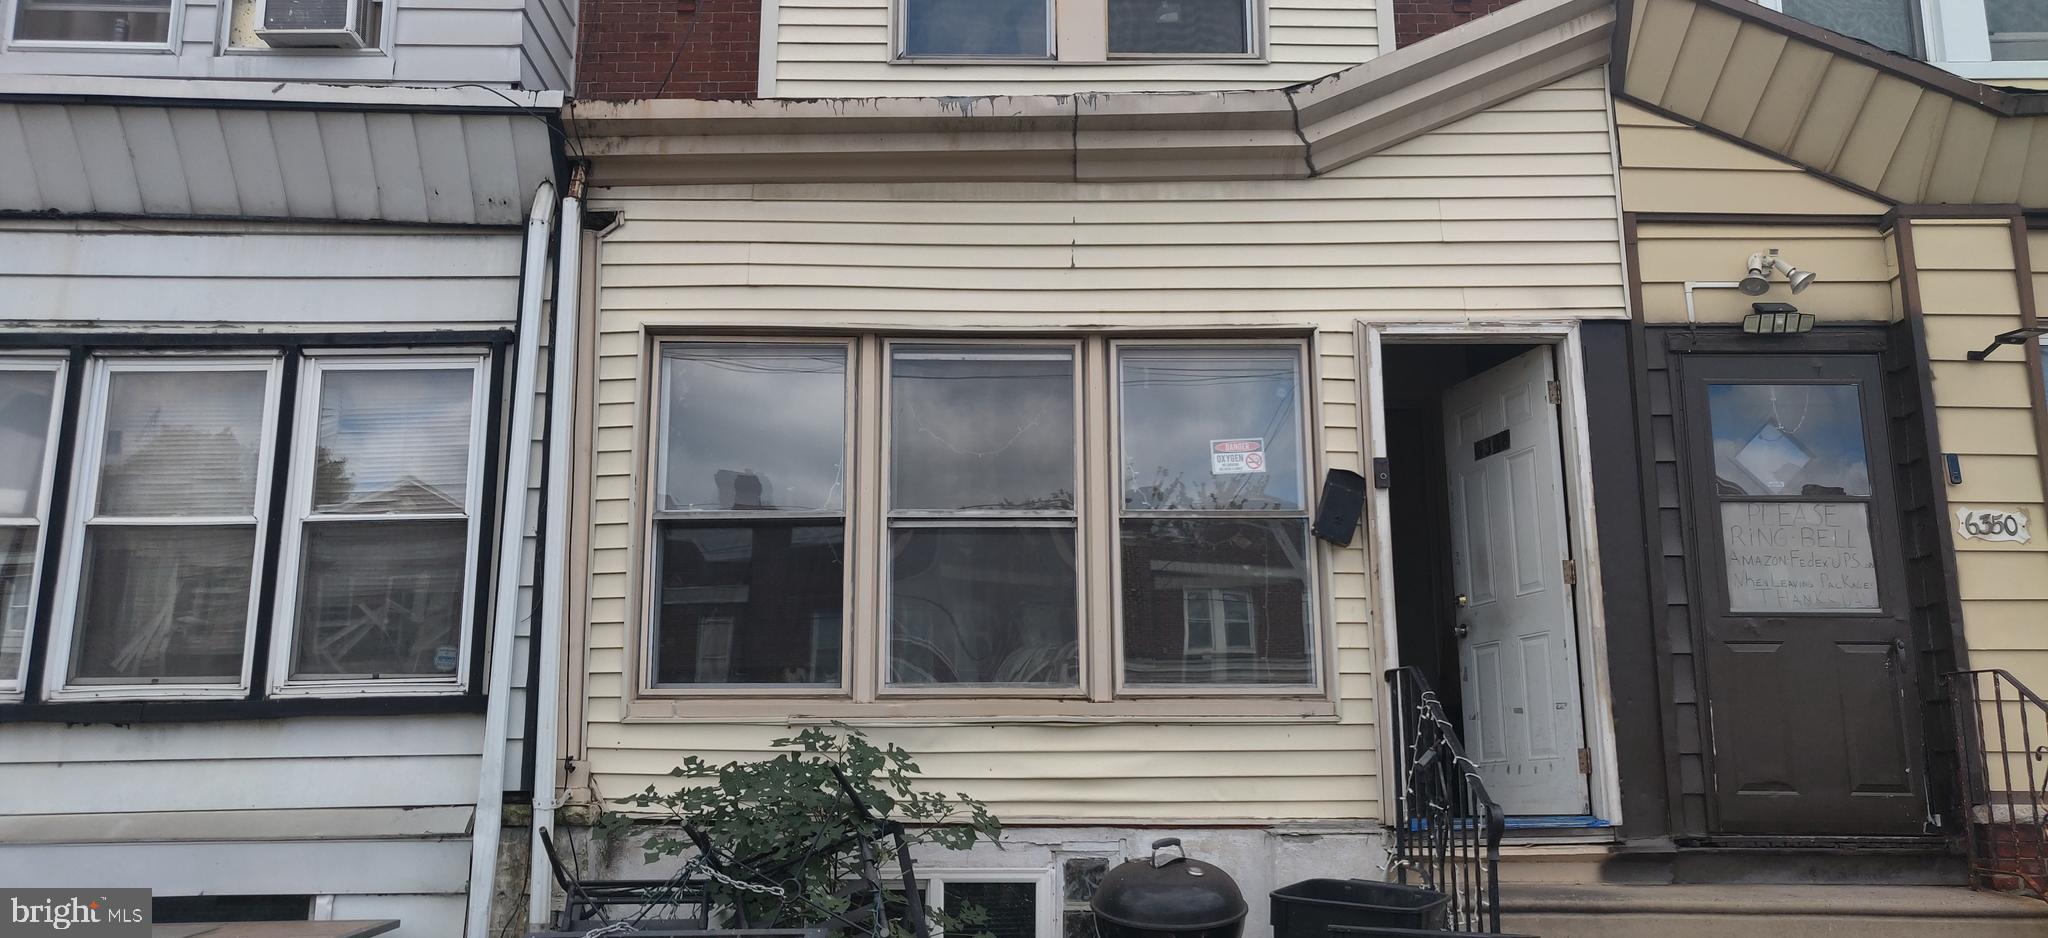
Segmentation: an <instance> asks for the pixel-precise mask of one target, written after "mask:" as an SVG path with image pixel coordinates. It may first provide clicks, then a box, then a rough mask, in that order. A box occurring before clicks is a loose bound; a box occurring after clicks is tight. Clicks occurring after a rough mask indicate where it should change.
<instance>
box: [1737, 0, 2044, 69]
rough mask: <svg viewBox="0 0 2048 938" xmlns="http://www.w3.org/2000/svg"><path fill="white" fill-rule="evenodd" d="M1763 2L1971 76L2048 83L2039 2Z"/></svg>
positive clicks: (1833, 0)
mask: <svg viewBox="0 0 2048 938" xmlns="http://www.w3.org/2000/svg"><path fill="white" fill-rule="evenodd" d="M1757 2H1758V3H1761V4H1762V5H1763V6H1765V7H1768V8H1770V9H1774V10H1779V11H1781V12H1784V13H1786V14H1789V15H1791V16H1796V17H1798V18H1800V19H1802V20H1805V21H1807V22H1809V23H1812V24H1814V25H1816V26H1820V27H1822V28H1824V29H1828V30H1832V31H1834V32H1837V33H1841V34H1842V35H1844V36H1849V37H1851V38H1855V39H1860V40H1862V41H1864V42H1867V43H1870V44H1871V45H1874V46H1877V47H1879V48H1882V49H1886V50H1889V51H1892V52H1897V53H1899V54H1901V55H1908V56H1913V57H1915V58H1920V59H1925V60H1927V61H1929V62H1932V63H1934V64H1936V65H1939V66H1941V67H1942V68H1946V69H1948V70H1950V71H1952V72H1955V73H1956V74H1959V75H1962V76H1964V77H1966V78H1976V79H1983V80H1992V81H1995V80H1998V79H2010V78H2048V3H2042V2H2041V0H1757Z"/></svg>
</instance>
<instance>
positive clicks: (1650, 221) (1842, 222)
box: [1630, 212, 1891, 231]
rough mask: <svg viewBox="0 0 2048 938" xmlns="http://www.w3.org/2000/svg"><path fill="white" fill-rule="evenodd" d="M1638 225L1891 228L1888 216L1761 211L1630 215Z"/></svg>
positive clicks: (1637, 213) (1636, 213) (1635, 213)
mask: <svg viewBox="0 0 2048 938" xmlns="http://www.w3.org/2000/svg"><path fill="white" fill-rule="evenodd" d="M1630 214H1631V215H1633V216H1634V218H1635V220H1636V222H1637V223H1638V224H1644V225H1827V226H1833V227H1842V228H1876V229H1878V230H1880V231H1882V230H1884V229H1886V228H1889V227H1890V226H1891V224H1890V222H1889V221H1887V219H1888V218H1889V217H1890V216H1889V215H1879V214H1873V215H1807V214H1801V213H1798V212H1791V213H1787V214H1784V215H1767V214H1764V213H1762V212H1727V213H1720V212H1633V213H1630Z"/></svg>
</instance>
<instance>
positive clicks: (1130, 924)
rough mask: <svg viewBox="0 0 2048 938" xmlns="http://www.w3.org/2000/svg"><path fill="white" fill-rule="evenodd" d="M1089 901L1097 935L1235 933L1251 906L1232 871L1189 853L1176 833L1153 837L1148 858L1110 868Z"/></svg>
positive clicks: (1169, 937)
mask: <svg viewBox="0 0 2048 938" xmlns="http://www.w3.org/2000/svg"><path fill="white" fill-rule="evenodd" d="M1167 847H1172V848H1173V849H1174V853H1173V854H1172V855H1168V854H1166V853H1164V852H1163V851H1164V850H1165V848H1167ZM1088 906H1089V908H1091V909H1093V910H1095V933H1096V935H1097V936H1099V938H1238V936H1239V935H1240V934H1241V933H1242V932H1243V931H1244V916H1245V913H1246V912H1247V911H1249V910H1250V906H1247V905H1245V901H1244V893H1243V892H1240V891H1239V890H1238V888H1237V882H1236V881H1235V880H1233V879H1231V878H1230V874H1228V873H1225V872H1223V871H1222V870H1220V869H1217V868H1216V867H1215V866H1214V865H1212V864H1209V863H1204V862H1202V861H1200V860H1190V859H1188V856H1187V851H1186V850H1185V849H1183V848H1182V847H1181V845H1180V838H1178V837H1168V838H1165V839H1163V840H1155V841H1153V842H1152V857H1151V859H1147V860H1129V861H1126V862H1124V863H1122V864H1119V865H1118V866H1117V868H1116V869H1113V870H1110V871H1109V873H1108V874H1107V875H1105V876H1103V877H1102V885H1100V886H1097V887H1096V888H1095V898H1094V899H1092V900H1089V903H1088Z"/></svg>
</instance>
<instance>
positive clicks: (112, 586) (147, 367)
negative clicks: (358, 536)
mask: <svg viewBox="0 0 2048 938" xmlns="http://www.w3.org/2000/svg"><path fill="white" fill-rule="evenodd" d="M279 366H280V361H279V359H278V357H277V356H275V355H262V356H255V355H252V356H240V357H220V358H176V357H142V356H126V357H109V358H101V359H96V360H94V361H93V362H92V363H91V366H90V367H91V372H90V374H89V375H88V377H87V391H86V401H85V405H86V407H87V409H88V415H87V418H86V420H85V421H84V422H83V427H84V430H83V439H84V441H85V442H84V446H83V448H82V451H81V452H80V453H79V456H78V464H79V466H80V467H81V469H82V471H81V472H80V473H79V475H78V480H79V485H78V491H77V497H76V500H75V504H76V505H77V506H78V507H77V509H76V510H75V515H74V517H75V518H76V519H77V520H76V522H75V524H74V525H73V527H72V530H71V535H70V546H71V549H69V550H67V551H66V552H65V557H66V562H65V577H64V585H65V590H64V592H63V594H62V599H61V600H60V603H61V605H60V606H59V608H58V619H57V625H56V630H55V636H54V639H55V641H56V644H58V645H59V646H60V647H61V648H62V649H63V650H64V653H63V654H62V655H60V656H59V658H60V659H61V660H62V662H63V664H64V667H63V669H62V671H61V679H60V681H59V682H56V684H57V687H58V692H59V693H63V692H77V693H81V694H90V693H94V692H96V691H99V690H107V691H113V692H118V693H119V694H120V695H122V696H180V697H208V696H212V697H223V696H225V697H239V696H242V695H243V694H245V693H246V692H247V689H248V686H249V676H250V659H251V654H250V652H251V649H252V647H253V644H254V641H255V632H254V630H253V629H251V627H250V625H251V622H252V621H253V620H254V619H255V613H256V603H257V589H256V574H257V569H256V565H257V558H258V557H260V556H261V555H262V552H263V538H264V536H265V534H266V533H267V532H266V530H265V527H266V525H265V521H266V515H267V509H268V507H269V504H268V503H269V499H268V498H266V497H265V496H266V495H267V494H268V492H269V490H270V486H269V482H270V472H271V467H272V461H271V460H270V459H268V458H266V457H267V456H268V454H270V453H271V452H273V449H274V446H275V443H274V440H275V436H276V431H277V409H276V400H277V393H278V381H279V370H280V369H279Z"/></svg>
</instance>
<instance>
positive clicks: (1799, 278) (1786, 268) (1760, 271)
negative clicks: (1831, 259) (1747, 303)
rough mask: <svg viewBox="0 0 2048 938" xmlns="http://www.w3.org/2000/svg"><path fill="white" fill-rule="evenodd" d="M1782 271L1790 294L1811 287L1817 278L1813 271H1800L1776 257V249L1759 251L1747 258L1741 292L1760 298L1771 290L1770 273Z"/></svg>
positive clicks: (1790, 263) (1788, 262)
mask: <svg viewBox="0 0 2048 938" xmlns="http://www.w3.org/2000/svg"><path fill="white" fill-rule="evenodd" d="M1773 270H1777V271H1782V272H1784V274H1785V281H1786V282H1787V283H1790V284H1791V285H1792V292H1794V293H1801V292H1804V291H1805V290H1806V288H1807V287H1809V286H1812V285H1813V281H1814V278H1815V277H1816V276H1818V275H1817V274H1815V273H1814V272H1813V271H1810V270H1801V269H1799V268H1797V267H1794V266H1792V262H1791V261H1788V260H1786V259H1784V258H1782V257H1779V256H1778V249H1777V248H1771V249H1770V250H1769V251H1768V252H1764V251H1759V252H1757V253H1755V254H1751V255H1750V256H1749V274H1748V275H1747V276H1745V277H1743V278H1742V292H1744V293H1747V294H1749V295H1750V296H1762V295H1764V293H1765V291H1767V290H1769V289H1770V288H1771V271H1773Z"/></svg>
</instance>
